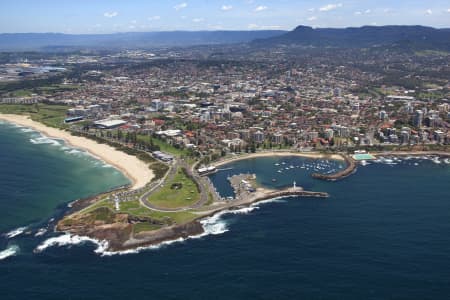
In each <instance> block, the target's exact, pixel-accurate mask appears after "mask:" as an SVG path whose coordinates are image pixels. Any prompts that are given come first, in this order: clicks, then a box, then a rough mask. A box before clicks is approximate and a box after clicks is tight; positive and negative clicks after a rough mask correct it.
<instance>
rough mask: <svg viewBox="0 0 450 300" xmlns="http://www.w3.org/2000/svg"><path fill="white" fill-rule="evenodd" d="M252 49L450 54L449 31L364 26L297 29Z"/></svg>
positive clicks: (429, 28) (271, 38)
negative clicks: (400, 48)
mask: <svg viewBox="0 0 450 300" xmlns="http://www.w3.org/2000/svg"><path fill="white" fill-rule="evenodd" d="M252 44H253V45H254V46H262V45H265V46H275V45H300V46H312V47H339V48H366V47H374V46H385V45H389V46H391V45H398V44H399V45H402V44H404V45H407V46H408V47H412V48H417V49H438V50H446V51H450V29H436V28H432V27H424V26H363V27H357V28H354V27H349V28H342V29H341V28H317V29H314V28H312V27H308V26H298V27H297V28H295V29H294V30H293V31H290V32H287V33H285V34H281V35H279V36H274V37H270V38H266V39H257V40H255V41H253V43H252Z"/></svg>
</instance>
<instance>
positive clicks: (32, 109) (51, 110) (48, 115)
mask: <svg viewBox="0 0 450 300" xmlns="http://www.w3.org/2000/svg"><path fill="white" fill-rule="evenodd" d="M67 109H68V107H67V106H64V105H47V104H38V105H35V104H28V105H27V104H0V113H4V114H16V115H28V116H30V117H31V119H32V120H34V121H37V122H41V123H43V124H45V125H47V126H50V127H57V128H65V127H67V125H66V124H64V119H65V118H66V112H67Z"/></svg>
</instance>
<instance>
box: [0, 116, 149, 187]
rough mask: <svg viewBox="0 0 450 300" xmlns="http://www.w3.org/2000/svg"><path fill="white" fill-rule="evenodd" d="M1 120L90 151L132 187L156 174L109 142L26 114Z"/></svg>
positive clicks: (147, 180)
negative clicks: (93, 138)
mask: <svg viewBox="0 0 450 300" xmlns="http://www.w3.org/2000/svg"><path fill="white" fill-rule="evenodd" d="M0 120H3V121H6V122H9V123H13V124H16V125H19V126H24V127H28V128H31V129H33V130H35V131H37V132H40V133H41V134H43V135H45V136H48V137H49V138H54V139H60V140H63V141H64V142H65V143H66V144H67V145H68V146H70V147H73V148H78V149H81V150H84V151H86V152H88V153H89V154H90V155H92V156H93V157H95V158H96V159H99V160H102V161H104V162H105V163H107V164H109V165H111V166H113V167H114V168H116V169H118V170H119V171H120V172H122V173H123V174H124V175H125V176H126V177H127V178H128V179H130V180H131V182H132V183H131V189H139V188H142V187H144V186H145V185H146V184H147V183H149V182H150V181H151V180H152V179H153V178H154V176H155V175H154V173H153V171H152V170H151V169H150V168H149V167H148V165H147V164H145V163H144V162H142V161H141V160H139V159H138V158H137V157H135V156H133V155H129V154H126V153H124V152H122V151H119V150H116V149H115V148H113V147H112V146H109V145H107V144H99V143H97V142H95V141H93V140H90V139H88V138H85V137H80V136H73V135H71V134H70V132H68V131H63V130H61V129H57V128H52V127H48V126H46V125H44V124H42V123H39V122H36V121H33V120H31V119H30V117H29V116H25V115H11V114H0Z"/></svg>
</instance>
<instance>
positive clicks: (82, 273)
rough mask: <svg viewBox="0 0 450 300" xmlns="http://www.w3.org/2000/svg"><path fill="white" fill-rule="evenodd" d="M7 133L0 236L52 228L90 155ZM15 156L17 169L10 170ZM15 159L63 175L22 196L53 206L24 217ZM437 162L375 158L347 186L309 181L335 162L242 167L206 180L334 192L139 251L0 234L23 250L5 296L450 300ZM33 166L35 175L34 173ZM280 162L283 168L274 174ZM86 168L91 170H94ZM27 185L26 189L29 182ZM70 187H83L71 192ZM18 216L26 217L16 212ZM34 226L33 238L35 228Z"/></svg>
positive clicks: (3, 263) (268, 207) (1, 287)
mask: <svg viewBox="0 0 450 300" xmlns="http://www.w3.org/2000/svg"><path fill="white" fill-rule="evenodd" d="M19 130H20V129H19ZM5 131H7V132H9V129H5V127H4V126H2V125H0V135H1V138H2V144H1V150H0V165H1V169H0V176H1V178H2V180H1V181H0V190H2V194H1V196H0V218H1V220H2V222H1V226H2V229H1V230H0V231H1V232H8V231H10V230H12V229H14V228H16V227H18V226H23V225H28V223H27V222H29V221H31V222H35V223H39V222H41V223H45V222H47V221H48V218H49V217H51V216H52V215H53V214H52V210H53V213H54V210H55V208H56V209H57V208H58V205H61V204H63V203H66V202H67V201H70V200H71V199H73V198H74V196H73V195H72V193H75V194H76V193H78V194H77V196H76V197H81V196H82V195H79V194H82V193H80V192H79V190H80V188H79V186H80V185H79V182H77V181H78V180H80V181H81V182H83V180H84V179H83V178H84V176H88V175H86V174H85V173H83V172H82V171H78V172H81V173H78V174H83V176H81V175H80V176H79V177H80V178H78V179H77V180H75V179H74V181H73V182H69V183H64V181H65V180H64V178H65V177H66V176H69V173H70V172H68V171H67V166H72V167H74V166H75V165H76V164H83V163H82V159H83V158H80V157H78V158H75V160H74V162H73V163H74V164H73V165H71V159H72V157H71V156H70V155H68V154H67V153H65V154H64V153H59V152H53V150H54V149H53V148H51V147H52V146H51V145H50V144H46V145H35V144H31V143H30V141H29V139H30V138H29V137H28V136H26V134H27V133H21V132H18V133H17V134H14V135H11V134H9V133H8V134H5ZM25 137H26V138H25ZM8 140H9V141H13V142H12V143H11V144H12V145H13V146H14V147H13V149H15V150H13V151H12V153H9V154H8V157H10V158H9V160H5V154H4V152H5V149H6V148H4V145H5V143H6V144H7V141H8ZM5 141H6V142H5ZM22 147H24V148H30V149H34V148H33V147H42V148H41V150H40V151H38V152H39V153H41V152H45V151H50V152H49V153H48V155H49V159H50V157H51V159H50V160H49V161H47V162H46V163H42V162H40V161H41V155H36V156H23V153H22V152H21V150H20V151H19V150H18V149H20V148H22ZM10 149H11V148H10ZM44 149H45V151H44ZM9 151H11V150H9ZM30 151H31V150H30ZM57 151H61V150H57ZM62 154H64V155H62ZM12 157H15V158H14V159H13V158H12ZM69 158H70V159H69ZM42 159H43V158H42ZM65 159H67V160H65ZM8 161H15V164H14V165H12V164H11V165H8V164H9V163H8ZM17 161H19V162H20V163H21V164H24V165H25V166H27V170H28V169H29V170H28V171H27V172H28V173H31V172H36V173H38V174H40V175H39V176H38V177H43V178H46V176H51V173H53V174H59V176H55V177H62V179H61V181H62V182H61V183H60V184H59V185H58V186H60V189H58V190H51V191H50V192H49V190H48V189H52V188H51V187H49V184H42V182H45V180H43V181H42V182H41V185H40V186H39V187H34V189H33V190H32V191H33V192H32V193H27V194H26V195H31V194H35V198H34V199H39V200H40V202H43V203H41V204H42V205H43V206H44V207H50V208H49V209H47V208H46V209H38V212H34V209H29V211H28V212H22V210H21V209H22V208H24V206H26V204H27V203H31V202H34V201H36V200H34V201H31V200H28V199H27V198H28V197H22V196H21V195H22V194H20V193H17V194H13V195H15V196H14V197H11V196H9V195H10V194H9V193H12V192H14V191H15V189H12V188H9V186H10V185H13V184H15V185H17V186H20V183H18V181H22V182H23V178H22V177H21V175H15V177H14V178H16V179H7V177H8V174H9V173H10V172H12V170H13V169H14V166H15V167H17ZM283 162H284V163H285V164H282V163H283ZM439 162H440V163H437V162H433V161H431V160H429V159H409V160H404V159H402V160H401V161H394V162H393V163H392V164H385V163H372V164H370V165H368V166H365V167H359V168H358V171H357V173H356V174H354V175H352V176H350V177H348V178H346V179H344V180H342V181H338V182H323V181H318V180H314V179H312V178H310V177H309V174H310V173H311V172H313V171H314V170H316V169H319V170H321V171H327V170H331V169H335V168H339V167H340V164H339V163H335V162H316V161H311V160H307V159H302V158H296V157H290V158H282V159H281V158H260V159H255V160H247V161H239V162H236V163H234V164H232V165H230V167H232V169H231V170H227V171H222V172H219V173H217V174H215V175H213V176H212V177H211V179H212V181H213V182H215V183H216V184H217V187H218V189H219V192H220V193H222V194H223V195H229V194H230V193H231V190H230V189H229V187H228V185H227V182H226V177H227V176H229V175H231V174H237V173H241V172H252V173H256V174H257V175H258V178H259V181H260V182H261V183H262V184H264V185H266V186H277V187H281V186H287V185H291V184H292V182H293V181H294V180H295V181H296V182H297V184H298V185H301V186H304V187H307V188H308V189H312V190H317V191H327V192H329V193H330V194H331V197H330V198H328V199H317V198H313V199H312V198H289V199H278V200H274V201H273V202H270V203H265V204H257V205H255V206H254V207H252V208H251V209H247V210H241V211H240V212H236V213H230V214H225V215H222V216H220V217H216V218H213V219H210V220H209V221H210V225H211V226H212V227H214V226H216V230H213V231H212V232H213V233H221V234H212V235H207V236H204V237H201V238H197V239H189V240H186V241H184V242H178V243H173V244H171V245H167V246H163V247H160V248H158V249H152V250H145V251H142V252H140V253H139V254H128V255H115V256H100V255H99V254H95V253H94V250H95V249H96V247H97V246H96V245H94V244H92V243H82V244H79V245H67V246H57V247H56V246H55V247H49V248H47V249H45V250H44V251H42V252H40V253H34V252H33V250H34V249H35V248H36V247H37V246H38V245H40V244H42V243H43V242H44V241H45V240H47V239H48V238H49V237H52V236H55V234H54V233H46V234H44V235H43V236H38V237H34V236H33V234H30V235H26V234H21V235H19V236H17V237H14V238H11V239H7V238H6V237H4V236H3V237H2V238H1V245H0V251H2V250H3V249H6V248H7V247H10V246H11V245H16V246H18V247H19V248H20V251H19V252H18V253H17V254H16V255H14V256H9V257H7V258H4V259H2V260H0V295H1V296H0V297H1V299H29V298H35V299H62V298H64V299H122V298H128V299H136V298H144V299H211V298H213V299H447V298H448V295H450V268H449V266H450V234H449V233H450V191H449V182H450V167H449V165H448V164H446V163H445V162H444V161H443V160H442V159H441V160H440V161H439ZM34 164H36V166H38V168H39V171H36V170H35V171H33V169H34V168H35V165H34ZM52 164H58V165H60V169H52V167H50V165H52ZM275 164H279V166H276V165H275ZM291 165H292V166H293V168H290V166H291ZM282 166H283V168H284V169H283V171H282V172H281V173H278V172H277V171H278V170H280V169H281V167H282ZM297 166H298V167H297ZM302 166H305V167H304V168H301V167H302ZM307 166H308V167H307ZM227 167H228V166H227ZM286 167H287V168H288V169H286ZM53 168H56V167H53ZM92 168H94V167H92ZM97 168H98V166H97V167H95V170H97ZM100 168H101V167H100ZM60 172H61V173H60ZM91 172H94V170H90V171H89V172H87V173H88V174H91ZM98 172H100V171H98ZM110 172H111V170H110ZM62 174H63V175H62ZM96 178H97V177H96ZM105 178H107V177H105V176H103V177H98V178H97V180H96V183H95V184H94V187H93V190H89V191H87V192H86V194H89V193H90V192H91V191H92V192H99V191H101V190H102V189H104V188H108V187H111V186H113V185H114V183H113V181H114V180H112V179H111V180H112V181H111V182H105ZM57 179H58V178H52V180H57ZM272 179H275V180H276V181H273V180H272ZM5 180H7V181H6V184H5ZM91 180H92V179H91ZM107 180H108V181H109V180H110V179H109V177H108V179H107ZM88 182H89V180H86V182H85V184H88ZM116 183H122V182H120V180H118V181H117V182H116ZM27 184H29V185H30V186H31V185H32V181H30V182H28V183H27ZM72 184H73V185H75V186H77V187H71V186H72ZM95 187H97V190H95ZM6 188H8V189H9V191H8V192H4V191H3V190H4V189H6ZM66 189H70V191H69V192H68V191H66ZM55 193H57V194H55ZM51 194H53V195H52V197H49V195H51ZM38 195H39V196H38ZM69 195H72V196H71V197H68V196H69ZM24 199H25V200H24ZM22 201H25V202H22ZM27 210H28V209H27ZM11 211H14V214H16V215H17V216H20V218H19V217H14V218H11V217H9V215H10V212H11ZM29 216H31V217H29ZM31 228H33V233H34V231H35V230H36V229H37V227H36V229H35V228H34V227H32V226H31ZM217 228H218V229H219V230H217ZM0 253H1V252H0ZM0 255H1V254H0Z"/></svg>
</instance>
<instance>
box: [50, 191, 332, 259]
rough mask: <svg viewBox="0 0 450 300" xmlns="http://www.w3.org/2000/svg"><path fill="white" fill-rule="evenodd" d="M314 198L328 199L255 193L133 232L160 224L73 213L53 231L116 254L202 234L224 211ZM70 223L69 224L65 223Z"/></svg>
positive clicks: (315, 194)
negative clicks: (138, 227)
mask: <svg viewBox="0 0 450 300" xmlns="http://www.w3.org/2000/svg"><path fill="white" fill-rule="evenodd" d="M293 196H298V197H316V198H327V197H329V195H328V194H327V193H323V192H310V191H304V190H301V189H297V190H292V189H286V190H282V191H267V190H265V191H264V192H263V193H261V194H258V195H257V196H255V197H254V198H251V199H248V200H247V201H245V202H242V201H239V202H237V203H232V204H229V205H226V206H223V207H220V208H217V209H214V210H210V211H205V212H204V213H201V214H199V216H198V218H196V219H194V220H193V221H190V222H187V223H185V224H177V225H172V226H165V227H162V228H160V229H157V230H152V231H143V232H139V233H134V232H133V224H136V223H139V222H145V223H148V224H154V225H162V224H161V223H159V222H158V221H156V220H153V219H151V218H145V217H142V218H137V217H133V216H130V215H128V214H122V213H115V212H113V211H112V210H110V209H108V208H103V210H104V211H103V212H102V213H103V214H104V218H105V221H98V220H92V219H91V218H90V217H89V214H83V215H81V214H80V215H79V216H77V215H76V213H72V214H71V216H72V218H71V219H62V220H60V221H59V222H58V223H57V225H56V231H59V232H65V233H69V234H71V235H77V236H86V237H89V238H92V239H95V240H98V241H106V242H107V249H106V250H107V251H109V252H119V251H125V250H130V249H136V248H139V247H148V246H152V245H158V244H161V243H163V242H168V241H174V240H178V239H180V238H182V239H185V238H188V237H192V236H198V235H201V234H203V233H204V232H205V230H204V228H203V226H202V224H201V222H200V221H201V220H202V219H205V218H208V217H212V216H214V215H216V214H218V213H221V212H223V211H227V210H234V209H239V208H243V207H248V206H250V205H252V204H254V203H257V202H260V201H264V200H268V199H274V198H280V197H293ZM68 220H70V222H68Z"/></svg>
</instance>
